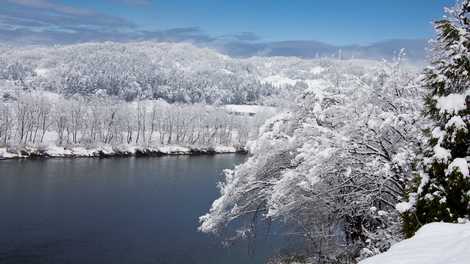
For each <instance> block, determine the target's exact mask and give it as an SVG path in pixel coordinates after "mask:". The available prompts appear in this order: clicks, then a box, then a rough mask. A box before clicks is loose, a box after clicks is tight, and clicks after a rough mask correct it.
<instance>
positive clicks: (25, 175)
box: [0, 155, 280, 264]
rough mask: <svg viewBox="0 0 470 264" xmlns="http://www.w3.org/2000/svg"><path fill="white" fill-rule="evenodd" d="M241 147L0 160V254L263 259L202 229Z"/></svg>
mask: <svg viewBox="0 0 470 264" xmlns="http://www.w3.org/2000/svg"><path fill="white" fill-rule="evenodd" d="M243 159H244V157H243V156H240V155H218V156H198V157H188V156H177V157H176V156H175V157H161V158H140V159H135V158H128V159H104V160H99V159H51V160H24V161H21V160H20V161H18V160H17V161H13V160H11V161H0V263H21V264H24V263H49V264H51V263H52V264H54V263H61V264H63V263H77V264H78V263H80V264H83V263H100V264H102V263H113V264H115V263H169V264H172V263H184V264H187V263H201V264H211V263H214V264H225V263H226V264H230V263H237V264H239V263H244V264H245V263H263V260H264V259H265V257H266V256H267V255H271V254H273V253H274V251H275V248H276V245H277V244H279V243H280V241H276V238H272V239H269V240H268V241H267V242H266V241H264V240H263V243H258V245H256V251H255V253H254V255H251V254H248V252H249V248H248V246H247V244H246V243H243V244H239V245H237V246H235V247H232V248H228V249H227V248H222V246H221V243H220V240H218V239H217V238H215V237H211V236H209V235H205V234H202V233H199V232H198V231H197V230H196V228H197V226H198V217H199V216H200V215H201V214H203V213H205V212H206V211H207V209H208V208H209V207H210V204H211V203H212V201H213V200H214V199H215V198H216V197H217V188H216V182H217V181H218V180H220V179H221V177H222V175H221V173H222V170H223V169H224V168H230V167H232V166H233V165H234V164H237V163H240V162H241V161H242V160H243Z"/></svg>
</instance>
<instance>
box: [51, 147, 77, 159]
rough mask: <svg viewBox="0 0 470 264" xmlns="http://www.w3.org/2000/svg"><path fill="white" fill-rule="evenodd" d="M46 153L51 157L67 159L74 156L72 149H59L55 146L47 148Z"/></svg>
mask: <svg viewBox="0 0 470 264" xmlns="http://www.w3.org/2000/svg"><path fill="white" fill-rule="evenodd" d="M46 153H47V154H48V155H49V156H51V157H65V156H71V155H72V151H71V150H70V149H65V148H64V147H58V146H55V145H50V146H47V148H46Z"/></svg>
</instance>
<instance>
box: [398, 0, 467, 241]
mask: <svg viewBox="0 0 470 264" xmlns="http://www.w3.org/2000/svg"><path fill="white" fill-rule="evenodd" d="M447 15H448V16H447V17H445V18H444V19H443V20H440V21H437V22H436V23H435V28H436V31H437V39H436V41H435V43H434V59H433V62H432V64H431V66H430V67H428V68H427V69H426V70H425V72H424V76H423V80H422V84H423V86H424V88H426V89H427V91H428V94H427V96H426V102H425V114H426V116H427V117H428V118H430V119H431V121H432V126H431V127H430V129H429V131H428V137H427V140H426V147H425V149H424V151H423V153H422V156H423V158H422V160H421V161H420V163H419V164H418V173H417V175H416V177H415V179H414V180H413V182H412V183H411V187H410V189H411V193H410V194H409V201H408V202H403V203H400V204H398V205H397V209H399V210H400V211H402V212H403V213H404V214H403V216H404V231H405V233H406V234H407V235H408V236H411V235H413V234H414V232H415V231H416V230H417V229H418V228H419V227H420V226H421V225H423V224H426V223H430V222H438V221H444V222H458V221H462V220H463V219H469V217H470V175H469V160H470V131H469V130H470V17H469V16H470V1H469V0H465V1H461V2H459V3H458V4H457V6H456V7H454V8H452V9H448V10H447Z"/></svg>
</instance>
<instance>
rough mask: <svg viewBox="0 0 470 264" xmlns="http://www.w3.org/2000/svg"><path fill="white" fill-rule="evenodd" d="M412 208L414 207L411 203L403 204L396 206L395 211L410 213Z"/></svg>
mask: <svg viewBox="0 0 470 264" xmlns="http://www.w3.org/2000/svg"><path fill="white" fill-rule="evenodd" d="M411 207H413V205H412V204H411V203H409V202H401V203H397V204H396V205H395V209H397V211H398V212H400V213H402V214H403V213H405V212H407V211H409V210H410V209H411Z"/></svg>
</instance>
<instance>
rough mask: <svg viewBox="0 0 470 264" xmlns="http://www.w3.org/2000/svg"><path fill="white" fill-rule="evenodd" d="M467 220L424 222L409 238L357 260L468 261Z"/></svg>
mask: <svg viewBox="0 0 470 264" xmlns="http://www.w3.org/2000/svg"><path fill="white" fill-rule="evenodd" d="M469 242H470V224H448V223H431V224H427V225H425V226H423V227H421V229H419V231H418V232H417V233H416V235H415V236H414V237H412V238H410V239H407V240H404V241H402V242H399V243H397V244H395V245H394V246H392V247H391V248H390V250H388V251H387V252H385V253H382V254H379V255H377V256H374V257H371V258H368V259H366V260H364V261H362V262H360V263H359V264H444V263H445V264H467V263H469V261H470V243H469Z"/></svg>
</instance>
